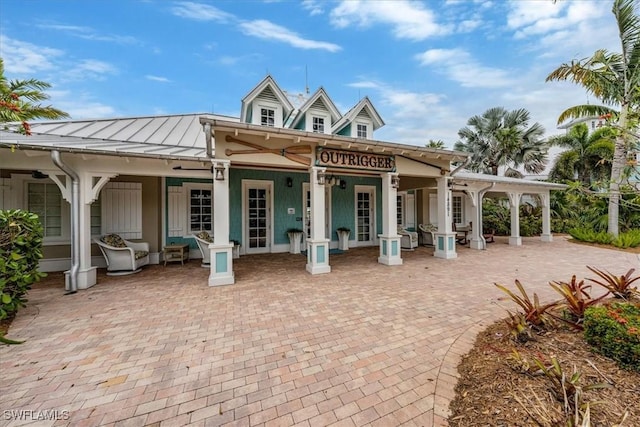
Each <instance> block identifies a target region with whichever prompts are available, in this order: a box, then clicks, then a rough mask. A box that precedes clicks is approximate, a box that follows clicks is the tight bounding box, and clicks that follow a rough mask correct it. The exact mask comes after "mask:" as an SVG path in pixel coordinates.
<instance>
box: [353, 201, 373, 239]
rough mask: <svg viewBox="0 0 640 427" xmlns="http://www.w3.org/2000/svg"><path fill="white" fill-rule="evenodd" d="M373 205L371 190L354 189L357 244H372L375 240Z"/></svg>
mask: <svg viewBox="0 0 640 427" xmlns="http://www.w3.org/2000/svg"><path fill="white" fill-rule="evenodd" d="M374 207H375V202H374V197H373V191H372V190H365V191H356V240H357V242H358V244H363V245H366V244H368V243H370V244H373V243H374V241H375V227H374V211H373V209H374Z"/></svg>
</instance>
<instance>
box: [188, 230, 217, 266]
mask: <svg viewBox="0 0 640 427" xmlns="http://www.w3.org/2000/svg"><path fill="white" fill-rule="evenodd" d="M193 238H194V239H196V243H197V244H198V248H199V249H200V253H202V266H203V267H209V264H211V251H210V250H209V243H213V239H212V238H211V235H210V234H209V233H208V232H206V231H201V232H199V233H198V234H194V236H193Z"/></svg>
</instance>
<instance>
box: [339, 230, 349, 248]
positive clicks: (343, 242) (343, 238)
mask: <svg viewBox="0 0 640 427" xmlns="http://www.w3.org/2000/svg"><path fill="white" fill-rule="evenodd" d="M336 233H337V234H338V249H340V250H341V251H348V250H349V234H351V230H350V229H349V228H347V227H339V228H338V229H337V230H336Z"/></svg>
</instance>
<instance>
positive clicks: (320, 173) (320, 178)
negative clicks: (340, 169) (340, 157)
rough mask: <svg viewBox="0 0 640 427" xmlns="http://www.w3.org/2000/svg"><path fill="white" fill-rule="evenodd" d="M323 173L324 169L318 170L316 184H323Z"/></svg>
mask: <svg viewBox="0 0 640 427" xmlns="http://www.w3.org/2000/svg"><path fill="white" fill-rule="evenodd" d="M324 178H325V173H324V171H318V184H320V185H324Z"/></svg>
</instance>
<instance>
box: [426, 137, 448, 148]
mask: <svg viewBox="0 0 640 427" xmlns="http://www.w3.org/2000/svg"><path fill="white" fill-rule="evenodd" d="M424 146H425V147H427V148H437V149H439V150H442V149H444V148H445V144H444V141H443V140H441V139H438V140H437V141H434V140H433V139H430V140H429V142H427V143H426V144H425V145H424Z"/></svg>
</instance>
